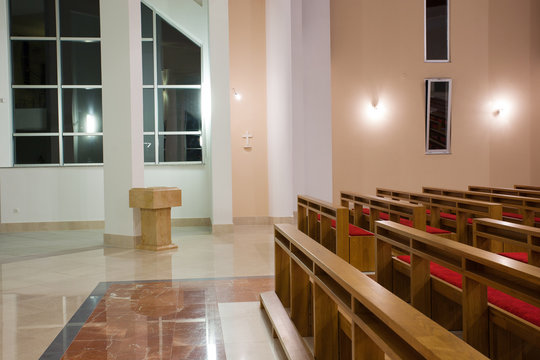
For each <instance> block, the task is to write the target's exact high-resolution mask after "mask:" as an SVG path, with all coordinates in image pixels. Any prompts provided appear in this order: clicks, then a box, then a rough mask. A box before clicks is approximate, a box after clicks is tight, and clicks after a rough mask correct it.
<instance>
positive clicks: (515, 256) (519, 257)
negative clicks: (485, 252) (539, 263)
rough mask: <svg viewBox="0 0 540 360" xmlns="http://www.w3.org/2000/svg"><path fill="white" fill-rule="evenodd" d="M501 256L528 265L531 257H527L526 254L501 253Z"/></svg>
mask: <svg viewBox="0 0 540 360" xmlns="http://www.w3.org/2000/svg"><path fill="white" fill-rule="evenodd" d="M499 255H502V256H506V257H507V258H510V259H514V260H517V261H521V262H523V263H526V264H528V263H529V256H528V255H527V253H526V252H504V253H499Z"/></svg>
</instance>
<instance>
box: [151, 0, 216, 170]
mask: <svg viewBox="0 0 540 360" xmlns="http://www.w3.org/2000/svg"><path fill="white" fill-rule="evenodd" d="M141 4H144V5H145V6H146V7H148V8H149V9H150V10H152V37H151V38H141V40H142V42H146V41H152V52H153V53H152V58H153V63H154V68H153V80H154V81H153V84H152V85H143V89H153V90H154V131H145V132H144V133H143V139H144V136H154V161H153V162H146V161H145V163H144V165H145V166H146V165H204V163H205V159H206V149H205V145H204V123H203V118H202V116H201V130H200V131H159V130H158V129H159V107H158V91H159V90H162V89H199V90H201V104H199V105H200V106H201V114H202V84H203V82H204V80H203V74H204V71H203V65H204V61H203V58H204V54H203V51H204V47H203V46H202V44H201V43H200V42H199V41H197V40H195V39H194V38H193V37H191V36H190V35H189V34H187V33H186V32H184V31H182V30H181V29H179V28H178V27H177V26H175V25H174V24H173V23H172V22H171V21H169V20H168V19H167V18H166V17H164V16H162V15H161V14H158V13H157V11H156V9H155V8H154V7H152V6H151V5H149V4H147V3H146V2H145V1H141ZM157 15H159V16H160V17H161V18H162V19H163V20H164V21H167V23H168V24H169V25H170V26H172V27H174V28H175V29H176V30H177V31H179V32H181V33H182V35H184V36H185V37H187V38H188V39H189V40H191V41H192V42H193V43H194V44H196V45H197V46H198V47H199V48H200V49H201V84H200V85H158V83H157V82H158V79H157V72H158V63H157V51H158V49H157V31H156V30H157ZM141 56H142V54H141ZM165 135H197V136H200V139H201V159H202V160H201V161H159V137H160V136H165ZM143 146H145V144H144V140H143Z"/></svg>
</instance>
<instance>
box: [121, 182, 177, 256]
mask: <svg viewBox="0 0 540 360" xmlns="http://www.w3.org/2000/svg"><path fill="white" fill-rule="evenodd" d="M181 194H182V192H181V191H180V189H177V188H146V189H143V188H134V189H131V190H130V191H129V206H130V207H135V208H140V209H141V232H142V236H141V243H140V245H137V249H140V250H152V251H160V250H171V249H177V248H178V245H176V244H172V243H171V207H172V206H180V205H181V204H182V198H181Z"/></svg>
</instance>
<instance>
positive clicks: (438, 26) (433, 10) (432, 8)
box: [426, 0, 448, 60]
mask: <svg viewBox="0 0 540 360" xmlns="http://www.w3.org/2000/svg"><path fill="white" fill-rule="evenodd" d="M426 59H427V60H448V2H447V0H426Z"/></svg>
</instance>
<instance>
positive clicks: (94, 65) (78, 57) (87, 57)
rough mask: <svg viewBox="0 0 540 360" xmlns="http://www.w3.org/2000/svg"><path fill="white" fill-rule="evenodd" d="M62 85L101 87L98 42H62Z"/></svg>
mask: <svg viewBox="0 0 540 360" xmlns="http://www.w3.org/2000/svg"><path fill="white" fill-rule="evenodd" d="M62 83H63V84H64V85H101V48H100V44H99V42H89V43H86V42H74V41H62Z"/></svg>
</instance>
